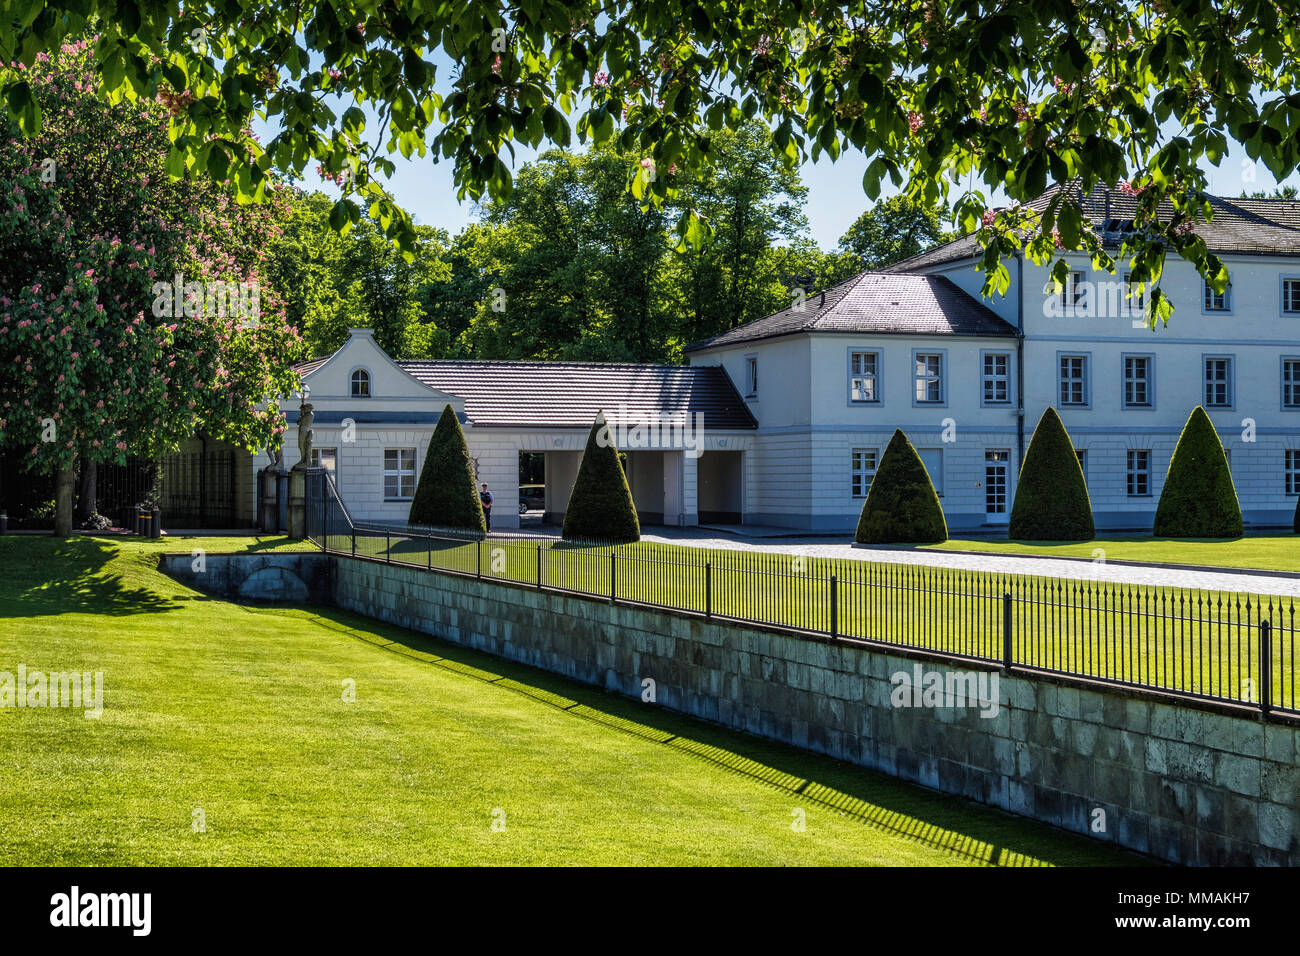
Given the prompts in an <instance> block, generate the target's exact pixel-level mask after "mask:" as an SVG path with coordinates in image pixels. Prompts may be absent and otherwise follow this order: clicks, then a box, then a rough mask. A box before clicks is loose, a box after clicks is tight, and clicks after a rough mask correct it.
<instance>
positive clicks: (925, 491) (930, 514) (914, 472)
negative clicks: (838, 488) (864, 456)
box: [856, 429, 948, 544]
mask: <svg viewBox="0 0 1300 956" xmlns="http://www.w3.org/2000/svg"><path fill="white" fill-rule="evenodd" d="M856 540H857V541H858V542H859V543H860V544H937V543H938V542H940V541H947V540H948V523H947V521H945V520H944V517H943V508H942V506H941V505H940V504H939V496H938V495H937V494H935V491H934V483H933V482H931V481H930V473H929V472H927V471H926V470H925V464H924V463H923V462H922V461H921V456H920V455H918V454H917V453H916V449H915V448H913V447H912V443H911V442H910V441H908V440H907V436H906V435H904V434H903V432H902V430H901V429H899V430H896V431H895V432H894V437H893V438H891V439H889V445H888V446H886V448H885V453H884V454H883V455H882V456H881V457H880V465H879V467H877V468H876V477H875V478H874V479H873V480H872V482H871V490H870V491H869V492H867V500H866V501H865V502H863V505H862V515H861V516H860V517H859V518H858V533H857V537H856Z"/></svg>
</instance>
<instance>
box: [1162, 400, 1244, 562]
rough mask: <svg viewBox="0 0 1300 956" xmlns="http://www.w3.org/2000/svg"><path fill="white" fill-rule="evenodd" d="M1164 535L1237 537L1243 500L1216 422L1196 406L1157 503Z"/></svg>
mask: <svg viewBox="0 0 1300 956" xmlns="http://www.w3.org/2000/svg"><path fill="white" fill-rule="evenodd" d="M1152 530H1153V533H1154V534H1155V535H1156V537H1159V538H1237V537H1240V536H1241V532H1242V522H1241V502H1239V501H1238V500H1237V489H1236V488H1234V487H1233V484H1232V472H1231V470H1230V469H1229V468H1228V456H1227V455H1225V454H1224V453H1223V443H1222V442H1220V441H1219V433H1218V432H1216V431H1215V430H1214V423H1213V422H1211V421H1210V416H1209V415H1207V414H1205V409H1204V408H1202V407H1201V406H1199V405H1197V406H1196V408H1195V409H1193V410H1192V414H1191V415H1190V416H1189V417H1188V419H1187V424H1186V425H1184V426H1183V433H1182V435H1181V436H1179V439H1178V446H1177V447H1176V448H1175V449H1174V457H1173V458H1171V459H1170V460H1169V471H1168V472H1166V473H1165V486H1164V488H1163V489H1162V490H1161V492H1160V504H1159V505H1157V506H1156V520H1155V526H1154V528H1153V529H1152Z"/></svg>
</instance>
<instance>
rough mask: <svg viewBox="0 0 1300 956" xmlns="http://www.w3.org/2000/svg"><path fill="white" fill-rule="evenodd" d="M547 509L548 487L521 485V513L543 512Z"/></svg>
mask: <svg viewBox="0 0 1300 956" xmlns="http://www.w3.org/2000/svg"><path fill="white" fill-rule="evenodd" d="M545 507H546V486H545V485H520V486H519V513H520V514H523V513H524V512H525V511H541V510H542V509H544V508H545Z"/></svg>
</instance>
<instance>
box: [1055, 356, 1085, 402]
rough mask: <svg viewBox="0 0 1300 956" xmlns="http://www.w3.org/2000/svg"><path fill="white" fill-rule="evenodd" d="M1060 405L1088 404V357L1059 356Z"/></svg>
mask: <svg viewBox="0 0 1300 956" xmlns="http://www.w3.org/2000/svg"><path fill="white" fill-rule="evenodd" d="M1060 392H1061V404H1062V405H1087V404H1088V356H1086V355H1062V356H1061V389H1060Z"/></svg>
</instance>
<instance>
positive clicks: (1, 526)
mask: <svg viewBox="0 0 1300 956" xmlns="http://www.w3.org/2000/svg"><path fill="white" fill-rule="evenodd" d="M8 533H9V512H8V511H4V510H0V534H8Z"/></svg>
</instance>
